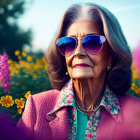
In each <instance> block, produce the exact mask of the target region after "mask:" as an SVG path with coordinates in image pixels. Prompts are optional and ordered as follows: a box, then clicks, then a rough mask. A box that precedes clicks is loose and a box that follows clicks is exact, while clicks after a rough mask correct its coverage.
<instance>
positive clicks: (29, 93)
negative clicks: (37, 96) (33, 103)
mask: <svg viewBox="0 0 140 140" xmlns="http://www.w3.org/2000/svg"><path fill="white" fill-rule="evenodd" d="M30 95H31V91H28V92H26V93H25V95H24V97H25V98H26V99H27V98H28V97H29V96H30Z"/></svg>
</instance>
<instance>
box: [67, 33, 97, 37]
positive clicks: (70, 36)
mask: <svg viewBox="0 0 140 140" xmlns="http://www.w3.org/2000/svg"><path fill="white" fill-rule="evenodd" d="M87 35H99V33H89V34H84V35H83V36H87ZM68 36H70V37H77V35H68Z"/></svg>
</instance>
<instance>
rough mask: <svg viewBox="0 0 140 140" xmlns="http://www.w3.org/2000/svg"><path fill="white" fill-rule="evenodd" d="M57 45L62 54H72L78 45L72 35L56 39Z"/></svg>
mask: <svg viewBox="0 0 140 140" xmlns="http://www.w3.org/2000/svg"><path fill="white" fill-rule="evenodd" d="M56 45H57V47H58V50H59V51H60V53H61V54H62V55H70V54H72V52H73V51H74V49H75V47H76V40H75V39H74V38H72V37H61V38H59V39H58V40H57V41H56Z"/></svg>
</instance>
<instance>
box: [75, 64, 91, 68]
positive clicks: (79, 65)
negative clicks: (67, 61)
mask: <svg viewBox="0 0 140 140" xmlns="http://www.w3.org/2000/svg"><path fill="white" fill-rule="evenodd" d="M82 67H90V66H89V65H88V64H75V65H74V68H82Z"/></svg>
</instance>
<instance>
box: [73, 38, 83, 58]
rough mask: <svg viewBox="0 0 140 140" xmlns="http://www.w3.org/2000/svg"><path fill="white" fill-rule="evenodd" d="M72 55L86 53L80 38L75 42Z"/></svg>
mask: <svg viewBox="0 0 140 140" xmlns="http://www.w3.org/2000/svg"><path fill="white" fill-rule="evenodd" d="M74 55H75V56H85V55H86V51H85V49H84V47H83V45H82V43H81V40H80V41H78V42H77V46H76V48H75V51H74Z"/></svg>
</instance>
